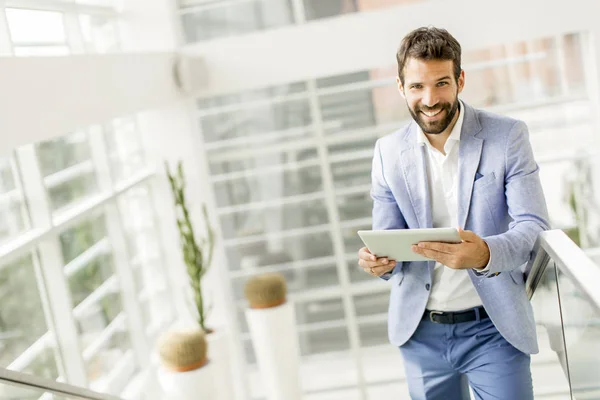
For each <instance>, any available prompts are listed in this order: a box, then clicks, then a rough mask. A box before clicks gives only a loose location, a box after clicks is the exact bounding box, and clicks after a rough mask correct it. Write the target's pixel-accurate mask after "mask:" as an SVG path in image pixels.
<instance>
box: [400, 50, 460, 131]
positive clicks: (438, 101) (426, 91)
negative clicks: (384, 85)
mask: <svg viewBox="0 0 600 400" xmlns="http://www.w3.org/2000/svg"><path fill="white" fill-rule="evenodd" d="M396 81H397V83H398V89H399V90H400V93H401V94H402V97H404V99H405V100H406V105H407V106H408V110H409V111H410V114H411V115H412V117H413V119H414V120H415V121H416V122H417V124H419V126H420V127H421V129H422V130H423V132H425V133H428V134H440V133H442V132H444V131H445V130H446V128H448V126H449V125H450V123H451V122H452V120H453V119H454V116H455V115H456V111H457V110H458V94H459V93H460V92H462V89H463V87H464V84H465V73H464V71H462V72H461V73H460V77H459V78H458V82H456V79H455V78H454V64H453V62H452V61H451V60H419V59H416V58H409V59H408V62H407V63H406V65H405V66H404V84H402V82H400V79H399V78H397V79H396Z"/></svg>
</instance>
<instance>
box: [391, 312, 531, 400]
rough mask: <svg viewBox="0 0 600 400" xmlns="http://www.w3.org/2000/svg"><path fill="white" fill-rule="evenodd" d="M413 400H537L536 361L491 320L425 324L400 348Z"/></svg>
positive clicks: (420, 325)
mask: <svg viewBox="0 0 600 400" xmlns="http://www.w3.org/2000/svg"><path fill="white" fill-rule="evenodd" d="M400 352H401V353H402V357H403V359H404V367H405V369H406V378H407V382H408V388H409V391H410V397H411V399H412V400H438V399H439V400H468V399H470V396H469V386H470V387H471V389H472V390H473V394H474V395H475V398H476V399H477V400H492V399H494V400H496V399H502V400H533V385H532V381H531V369H530V366H531V358H530V356H529V355H528V354H525V353H523V352H521V351H519V350H517V349H516V348H514V347H513V346H512V345H511V344H510V343H508V342H507V341H506V340H505V339H504V338H503V337H502V335H500V333H499V332H498V330H497V329H496V327H495V326H494V324H493V323H492V321H491V320H490V319H489V318H486V319H481V320H479V319H478V320H477V321H471V322H462V323H457V324H438V323H435V322H431V321H428V320H422V321H421V323H420V324H419V326H418V328H417V330H416V332H415V333H414V335H413V336H412V337H411V338H410V339H409V341H408V342H406V343H405V344H404V345H402V346H400Z"/></svg>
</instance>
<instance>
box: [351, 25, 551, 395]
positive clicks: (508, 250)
mask: <svg viewBox="0 0 600 400" xmlns="http://www.w3.org/2000/svg"><path fill="white" fill-rule="evenodd" d="M397 61H398V78H397V83H398V89H399V90H400V94H401V95H402V96H403V97H404V99H405V100H406V104H407V106H408V109H409V111H410V113H411V115H412V117H413V119H414V121H413V122H411V123H410V124H409V125H408V126H407V127H405V128H402V129H400V130H398V131H396V132H394V133H392V134H390V135H388V136H385V137H383V138H381V139H379V140H378V141H377V143H376V145H375V154H374V158H373V170H372V188H371V196H372V198H373V229H412V228H431V227H449V226H454V227H459V233H460V236H461V238H462V240H463V242H462V243H460V244H444V243H420V244H419V245H418V246H413V251H415V252H416V253H419V254H422V255H424V256H426V257H428V258H430V259H432V260H434V261H429V262H428V261H422V262H398V263H396V262H395V261H394V260H388V259H387V258H385V257H379V258H377V255H375V254H371V253H370V252H369V251H368V249H367V248H364V247H363V248H362V249H360V251H359V253H358V256H359V265H360V266H361V267H362V268H363V269H364V270H365V271H366V272H368V273H369V274H371V275H374V276H379V277H381V278H383V279H386V280H389V282H390V283H391V286H392V288H391V294H390V306H389V321H388V323H389V328H388V330H389V338H390V341H391V342H392V343H393V344H394V345H396V346H399V347H400V351H401V354H402V357H403V359H404V365H405V368H406V376H407V381H408V387H409V391H410V395H411V398H412V399H428V400H429V399H443V400H449V399H450V400H452V399H468V398H469V388H468V386H471V388H472V390H473V394H474V395H475V397H476V398H477V399H507V400H517V399H518V400H528V399H533V387H532V381H531V371H530V354H533V353H536V352H537V351H538V348H537V340H536V332H535V322H534V319H533V312H532V308H531V305H530V303H529V301H528V298H527V295H526V293H525V285H524V272H525V271H524V270H523V269H524V267H525V266H526V264H527V261H528V260H529V258H530V255H531V250H532V248H533V245H534V243H535V240H536V238H537V236H538V234H539V233H540V232H541V231H543V230H545V229H548V228H549V225H548V217H547V209H546V204H545V200H544V195H543V192H542V187H541V184H540V180H539V174H538V166H537V164H536V162H535V160H534V158H533V154H532V150H531V145H530V143H529V137H528V131H527V127H526V126H525V124H524V123H523V122H521V121H517V120H514V119H511V118H508V117H504V116H499V115H495V114H492V113H489V112H485V111H481V110H476V109H474V108H472V107H470V106H469V105H467V104H465V103H464V102H462V101H460V100H459V99H458V94H459V93H460V92H461V91H462V89H463V87H464V85H465V73H464V71H462V69H461V48H460V44H459V43H458V42H457V41H456V39H454V38H453V37H452V36H451V35H450V34H449V33H448V32H447V31H446V30H443V29H436V28H431V27H429V28H419V29H417V30H415V31H413V32H411V33H409V34H408V35H407V36H406V37H405V38H404V39H403V40H402V43H401V45H400V48H399V50H398V53H397ZM461 227H462V228H464V230H462V229H461ZM382 256H384V255H382Z"/></svg>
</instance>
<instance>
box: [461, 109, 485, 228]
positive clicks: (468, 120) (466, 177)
mask: <svg viewBox="0 0 600 400" xmlns="http://www.w3.org/2000/svg"><path fill="white" fill-rule="evenodd" d="M463 104H464V103H463ZM464 109H465V116H464V120H463V127H462V131H461V137H460V147H459V153H458V158H459V164H458V179H459V180H458V223H459V225H460V227H461V228H463V229H465V224H466V222H467V216H468V215H469V207H470V205H471V195H472V194H473V183H474V182H475V173H476V172H477V168H478V167H479V160H480V158H481V149H482V148H483V140H482V139H480V138H477V137H475V135H476V134H477V133H479V132H480V131H481V125H480V124H479V120H478V119H477V116H476V115H475V110H473V108H471V107H470V106H468V105H466V104H465V107H464Z"/></svg>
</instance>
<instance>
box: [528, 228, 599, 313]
mask: <svg viewBox="0 0 600 400" xmlns="http://www.w3.org/2000/svg"><path fill="white" fill-rule="evenodd" d="M550 261H554V262H555V264H556V268H558V270H559V271H560V272H562V273H563V274H564V275H566V276H567V277H568V278H569V279H570V280H571V282H573V284H575V286H576V287H577V288H578V289H579V290H580V291H581V293H582V295H583V296H585V297H586V298H587V299H588V300H589V302H590V304H592V305H593V306H595V307H596V309H597V310H600V290H598V282H600V267H599V266H598V265H596V264H595V263H594V262H593V261H592V259H591V258H590V257H589V256H588V255H587V254H585V252H584V251H583V250H582V249H581V248H580V247H579V246H577V245H576V244H575V242H573V241H572V240H571V239H570V238H569V237H568V236H567V235H566V234H565V233H564V232H563V231H561V230H559V229H555V230H551V231H545V232H542V233H540V235H539V236H538V238H537V241H536V243H535V246H534V248H533V257H532V258H531V260H530V261H529V263H528V265H527V268H526V270H527V271H529V275H528V277H527V281H526V283H525V288H526V290H527V295H528V296H529V298H530V299H531V297H532V296H533V294H534V293H535V289H536V287H537V285H538V283H539V282H540V280H541V279H542V276H543V275H544V271H545V270H546V267H547V266H548V264H549V262H550Z"/></svg>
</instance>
